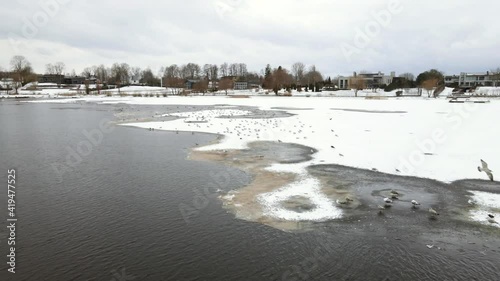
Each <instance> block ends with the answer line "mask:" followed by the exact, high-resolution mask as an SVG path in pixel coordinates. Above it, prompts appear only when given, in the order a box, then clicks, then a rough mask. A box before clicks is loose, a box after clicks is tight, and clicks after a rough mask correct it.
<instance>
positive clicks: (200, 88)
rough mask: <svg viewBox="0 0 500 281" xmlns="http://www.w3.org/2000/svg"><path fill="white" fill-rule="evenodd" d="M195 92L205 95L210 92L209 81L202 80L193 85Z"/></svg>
mask: <svg viewBox="0 0 500 281" xmlns="http://www.w3.org/2000/svg"><path fill="white" fill-rule="evenodd" d="M193 90H194V91H195V92H198V93H202V94H203V95H205V93H206V92H207V90H208V79H202V80H200V81H199V82H197V83H195V84H194V85H193Z"/></svg>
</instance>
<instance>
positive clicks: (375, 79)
mask: <svg viewBox="0 0 500 281" xmlns="http://www.w3.org/2000/svg"><path fill="white" fill-rule="evenodd" d="M395 77H396V72H391V74H390V75H385V74H384V73H383V72H380V71H379V72H376V73H360V74H358V73H356V72H354V73H353V75H352V76H349V77H345V76H339V77H338V78H337V80H338V82H337V87H338V88H339V89H341V90H345V89H349V88H350V82H349V81H350V80H351V79H353V78H361V79H363V80H364V81H365V86H366V88H382V87H384V86H386V85H389V84H391V83H392V80H393V79H394V78H395Z"/></svg>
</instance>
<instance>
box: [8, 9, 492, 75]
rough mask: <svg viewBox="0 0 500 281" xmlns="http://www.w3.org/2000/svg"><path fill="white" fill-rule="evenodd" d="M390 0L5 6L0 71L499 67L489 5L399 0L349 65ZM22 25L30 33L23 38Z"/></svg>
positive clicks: (448, 69) (454, 70)
mask: <svg viewBox="0 0 500 281" xmlns="http://www.w3.org/2000/svg"><path fill="white" fill-rule="evenodd" d="M50 1H52V2H50ZM54 1H62V2H66V3H65V4H60V5H59V9H58V10H57V9H56V10H55V11H56V12H55V13H54V15H53V16H48V21H47V22H46V23H45V22H43V24H42V25H37V24H35V23H34V22H36V21H43V17H40V15H42V16H43V14H44V13H45V14H47V13H46V12H45V11H44V9H43V8H42V7H44V6H47V3H56V2H54ZM391 1H394V0H353V1H340V0H338V1H328V0H311V1H303V0H300V1H299V0H275V1H265V0H252V1H250V0H208V1H203V0H192V1H182V2H181V1H173V0H167V1H161V2H160V1H152V0H144V1H133V2H123V1H115V0H101V1H99V2H91V3H89V2H88V1H75V0H64V1H63V0H40V1H39V0H18V1H8V2H6V3H3V4H2V5H3V7H2V10H1V11H0V17H1V18H2V21H1V22H0V53H1V54H2V55H1V56H0V66H1V67H4V68H8V67H9V60H10V58H11V57H12V56H13V55H16V54H22V55H25V56H26V57H27V58H28V59H29V60H30V61H31V62H32V63H33V66H34V67H35V70H36V71H39V72H42V71H43V70H44V66H45V64H47V63H51V62H55V61H64V62H65V63H66V65H67V66H68V69H69V70H71V69H75V70H76V71H77V72H80V71H81V70H82V69H83V68H84V67H86V66H90V65H94V64H101V63H103V64H108V65H109V64H111V63H113V62H127V63H129V64H130V65H134V66H135V65H137V66H141V67H151V68H152V69H159V68H160V67H161V66H165V65H168V64H172V63H177V64H181V63H187V62H191V61H192V62H196V63H200V64H203V63H222V62H224V61H228V62H246V63H247V64H248V66H249V68H250V69H251V70H254V71H260V70H261V69H263V68H264V67H265V65H266V64H267V63H269V64H271V65H273V66H278V65H283V66H285V67H289V66H290V65H291V64H292V63H294V62H295V61H303V62H304V63H306V64H309V65H311V64H316V65H317V66H318V68H319V69H320V70H321V71H322V72H324V73H325V74H327V75H331V76H335V75H337V74H348V73H351V72H352V71H359V70H369V71H378V70H381V71H385V72H389V71H392V70H394V71H397V72H408V71H409V72H413V73H416V74H418V72H421V71H423V70H426V69H429V68H431V67H433V68H438V69H440V70H442V71H444V72H445V73H450V74H451V73H458V72H461V71H485V70H489V69H491V68H493V67H498V66H500V54H499V53H498V51H497V50H498V49H499V47H500V39H499V38H498V34H500V27H499V25H498V23H497V20H496V18H497V13H498V10H499V8H500V2H498V1H495V0H484V1H481V5H479V4H478V3H477V2H474V1H471V0H443V1H439V2H436V1H431V0H423V1H418V2H417V1H410V0H401V1H399V2H400V5H401V7H402V8H403V10H402V11H401V12H400V13H396V14H393V15H391V19H390V22H389V23H388V24H387V25H386V26H379V27H380V30H379V32H378V33H377V34H376V36H373V37H370V40H369V42H368V44H366V46H363V48H359V53H358V52H357V53H355V54H354V55H353V56H352V57H350V59H346V57H345V56H344V54H343V52H342V49H341V46H343V44H350V45H354V42H355V35H356V32H357V30H365V29H366V28H367V26H369V25H370V24H373V23H374V22H375V20H376V16H375V15H376V14H377V13H381V12H383V11H385V10H387V7H388V5H389V4H390V3H391ZM28 21H29V22H30V23H31V24H33V26H34V27H35V29H36V32H32V33H33V34H34V36H30V37H29V38H24V39H23V37H24V36H23V31H26V30H27V29H29V28H28V27H27V25H29V24H27V22H28ZM13 34H14V38H15V39H16V40H17V41H18V42H23V43H24V44H21V45H18V46H17V49H16V48H13V46H12V44H11V42H10V41H9V38H10V37H12V36H13ZM20 39H23V40H20Z"/></svg>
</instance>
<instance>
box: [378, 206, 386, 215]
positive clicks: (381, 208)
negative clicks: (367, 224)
mask: <svg viewBox="0 0 500 281" xmlns="http://www.w3.org/2000/svg"><path fill="white" fill-rule="evenodd" d="M384 210H385V207H384V206H380V205H378V214H379V215H383V214H384Z"/></svg>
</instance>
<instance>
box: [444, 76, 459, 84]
mask: <svg viewBox="0 0 500 281" xmlns="http://www.w3.org/2000/svg"><path fill="white" fill-rule="evenodd" d="M459 82H460V76H458V75H447V76H445V77H444V84H445V85H446V86H449V85H450V86H451V85H454V84H457V85H458V84H459Z"/></svg>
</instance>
